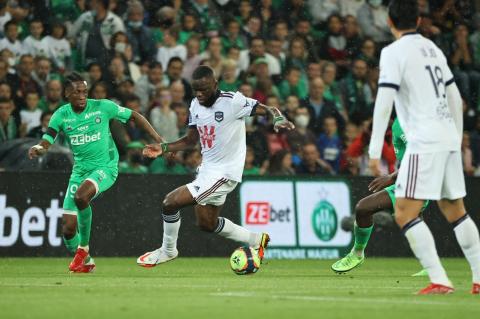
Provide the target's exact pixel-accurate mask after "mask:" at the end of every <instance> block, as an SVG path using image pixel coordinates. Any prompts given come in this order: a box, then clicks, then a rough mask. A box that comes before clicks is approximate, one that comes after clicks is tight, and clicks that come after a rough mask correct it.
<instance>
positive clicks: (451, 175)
mask: <svg viewBox="0 0 480 319" xmlns="http://www.w3.org/2000/svg"><path fill="white" fill-rule="evenodd" d="M395 187H396V189H395V197H399V198H411V199H424V200H426V199H430V200H439V199H443V198H446V199H452V200H453V199H459V198H463V197H465V195H466V191H465V178H464V176H463V165H462V154H461V153H460V152H459V151H458V152H454V151H444V152H438V153H426V154H409V153H406V154H405V156H404V158H403V160H402V163H401V164H400V170H399V172H398V177H397V181H396V184H395Z"/></svg>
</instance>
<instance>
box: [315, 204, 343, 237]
mask: <svg viewBox="0 0 480 319" xmlns="http://www.w3.org/2000/svg"><path fill="white" fill-rule="evenodd" d="M321 198H323V199H321V200H320V201H319V202H318V203H317V204H316V205H315V207H314V208H313V212H312V228H313V231H314V233H315V235H316V236H317V237H318V239H320V240H321V241H330V240H332V238H333V237H335V234H336V233H337V226H338V218H337V212H336V210H335V207H334V206H333V205H332V204H331V203H330V202H329V201H327V200H326V199H325V198H326V196H321Z"/></svg>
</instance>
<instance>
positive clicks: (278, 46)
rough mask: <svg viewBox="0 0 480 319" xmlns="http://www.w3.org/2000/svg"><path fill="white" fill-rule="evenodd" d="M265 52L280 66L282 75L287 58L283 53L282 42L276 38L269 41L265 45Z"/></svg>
mask: <svg viewBox="0 0 480 319" xmlns="http://www.w3.org/2000/svg"><path fill="white" fill-rule="evenodd" d="M267 52H268V53H270V54H271V55H272V56H273V57H274V58H276V59H277V61H278V63H279V64H280V70H281V73H283V72H284V71H285V69H286V64H287V56H286V55H285V53H284V52H283V49H282V41H280V40H279V39H278V38H271V39H269V40H268V43H267Z"/></svg>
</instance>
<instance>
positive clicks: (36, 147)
mask: <svg viewBox="0 0 480 319" xmlns="http://www.w3.org/2000/svg"><path fill="white" fill-rule="evenodd" d="M32 148H33V149H34V150H37V151H42V150H44V149H45V148H44V147H43V146H42V145H38V144H37V145H33V146H32Z"/></svg>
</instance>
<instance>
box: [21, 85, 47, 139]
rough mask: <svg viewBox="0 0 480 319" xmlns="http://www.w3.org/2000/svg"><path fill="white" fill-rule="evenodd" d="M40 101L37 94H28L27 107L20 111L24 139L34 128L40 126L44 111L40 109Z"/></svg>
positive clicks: (26, 98)
mask: <svg viewBox="0 0 480 319" xmlns="http://www.w3.org/2000/svg"><path fill="white" fill-rule="evenodd" d="M39 100H40V98H39V96H38V93H37V92H35V91H33V92H27V96H26V97H25V103H26V105H25V107H24V108H23V109H22V110H21V111H20V119H21V125H20V130H19V133H20V134H19V135H20V137H24V136H25V135H27V133H28V132H29V131H30V130H31V129H32V128H34V127H36V126H39V125H40V116H41V115H42V110H40V109H39V108H38V102H39Z"/></svg>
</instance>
